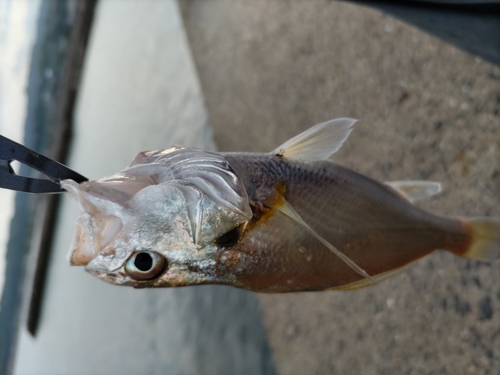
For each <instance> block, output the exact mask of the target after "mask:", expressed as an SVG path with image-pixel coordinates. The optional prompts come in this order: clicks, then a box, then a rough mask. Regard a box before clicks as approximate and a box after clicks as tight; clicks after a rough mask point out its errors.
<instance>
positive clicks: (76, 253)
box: [61, 180, 126, 266]
mask: <svg viewBox="0 0 500 375" xmlns="http://www.w3.org/2000/svg"><path fill="white" fill-rule="evenodd" d="M61 186H62V187H63V188H64V189H66V190H67V191H68V193H69V194H70V196H71V197H72V198H75V199H76V200H78V202H79V203H80V206H81V208H82V214H81V215H80V217H79V218H78V220H77V222H76V228H75V235H74V237H73V242H72V244H71V246H70V252H69V254H68V258H69V262H70V264H71V265H74V266H85V265H87V264H88V263H89V262H90V261H91V260H92V259H94V258H95V257H96V256H97V254H98V253H99V252H100V251H102V250H103V249H105V248H106V247H107V246H108V245H110V244H111V243H112V242H113V240H114V239H115V238H116V236H117V235H118V234H119V233H120V232H121V230H122V228H123V220H124V219H125V218H126V217H125V216H126V215H125V213H124V210H123V208H122V207H121V206H120V205H119V204H117V203H116V202H112V201H109V200H106V199H103V197H100V196H98V195H96V194H95V193H94V192H93V187H94V186H93V185H92V183H91V182H90V183H88V182H84V183H83V184H78V183H76V182H75V181H72V180H64V181H62V182H61Z"/></svg>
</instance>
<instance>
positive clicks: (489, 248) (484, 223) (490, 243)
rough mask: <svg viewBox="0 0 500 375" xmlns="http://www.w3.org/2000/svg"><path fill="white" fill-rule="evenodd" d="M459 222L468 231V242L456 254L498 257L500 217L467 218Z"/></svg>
mask: <svg viewBox="0 0 500 375" xmlns="http://www.w3.org/2000/svg"><path fill="white" fill-rule="evenodd" d="M460 222H461V223H462V225H463V226H464V229H465V230H466V231H467V232H468V233H469V236H470V237H469V238H470V242H469V244H468V246H467V247H466V248H465V249H462V251H460V252H456V254H457V255H460V256H462V257H464V258H469V259H499V258H500V218H489V217H478V218H467V219H460Z"/></svg>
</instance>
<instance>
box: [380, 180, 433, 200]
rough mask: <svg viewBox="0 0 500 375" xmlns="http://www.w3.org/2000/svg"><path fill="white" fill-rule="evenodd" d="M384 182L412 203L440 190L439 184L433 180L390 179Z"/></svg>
mask: <svg viewBox="0 0 500 375" xmlns="http://www.w3.org/2000/svg"><path fill="white" fill-rule="evenodd" d="M385 184H386V185H387V186H390V187H391V188H393V189H394V190H396V191H397V192H398V193H399V194H401V195H402V196H403V197H404V198H406V199H408V200H409V201H410V202H412V203H413V202H415V201H418V200H420V199H423V198H428V197H431V196H433V195H435V194H438V193H439V192H440V191H441V184H440V183H439V182H434V181H391V182H386V183H385Z"/></svg>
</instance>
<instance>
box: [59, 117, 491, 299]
mask: <svg viewBox="0 0 500 375" xmlns="http://www.w3.org/2000/svg"><path fill="white" fill-rule="evenodd" d="M353 124H354V120H351V119H339V120H332V121H329V122H326V123H322V124H319V125H317V126H315V127H313V128H311V129H309V130H308V131H306V132H304V133H302V134H300V135H298V136H297V137H295V138H292V139H291V140H290V141H288V142H286V143H284V144H283V145H282V146H280V147H278V148H277V149H276V150H274V151H273V152H271V153H268V154H247V153H210V152H205V151H201V150H195V149H189V148H185V147H182V146H177V147H174V148H171V149H167V150H164V151H151V152H144V153H141V154H139V155H138V156H137V157H136V159H135V160H134V162H133V163H132V164H131V165H130V166H129V167H128V168H126V169H125V170H123V171H122V172H120V173H118V174H116V175H113V176H111V177H107V178H103V179H98V180H94V181H89V182H84V183H82V184H77V183H75V182H73V181H63V182H62V186H63V187H64V188H65V189H66V190H68V191H69V193H70V194H71V195H72V196H73V197H75V198H76V199H78V200H79V202H80V205H81V206H82V208H83V211H84V212H83V214H82V216H81V217H80V219H79V222H78V224H77V233H76V236H75V241H74V244H73V246H72V249H71V252H70V261H71V263H72V264H74V265H83V266H85V267H86V270H87V271H89V272H90V273H92V274H94V275H95V276H97V277H99V278H101V279H103V280H105V281H107V282H110V283H113V284H117V285H129V286H134V287H175V286H189V285H199V284H225V285H232V286H235V287H239V288H245V289H249V290H253V291H259V292H296V291H312V290H326V289H354V288H358V287H363V286H367V285H371V284H373V283H374V282H375V281H376V280H381V279H383V278H385V277H388V276H389V275H391V274H393V273H394V272H397V271H398V270H401V269H402V267H404V266H406V265H407V264H410V263H411V262H413V261H415V260H417V259H419V258H421V257H423V256H425V255H427V254H429V253H431V252H433V251H435V250H438V249H441V250H448V251H450V252H452V253H454V254H456V255H459V256H464V257H469V258H481V259H483V258H498V257H500V245H499V243H500V229H499V228H500V221H499V220H498V219H495V218H484V219H468V220H466V219H458V218H446V217H440V216H436V215H433V214H431V213H428V212H426V211H424V210H422V209H420V208H418V207H416V206H415V205H413V204H412V203H411V200H412V199H417V198H421V197H425V196H428V195H431V194H433V193H436V192H437V191H438V190H439V185H438V184H436V183H429V182H422V181H417V182H398V183H389V184H382V183H379V182H377V181H374V180H372V179H370V178H368V177H365V176H363V175H360V174H358V173H356V172H354V171H352V170H349V169H347V168H344V167H342V166H340V165H337V164H335V163H333V162H331V161H329V160H327V158H328V157H329V156H330V155H331V154H332V153H334V152H335V151H337V150H338V149H339V148H340V147H341V145H342V143H343V142H344V141H345V139H347V137H348V135H349V133H350V131H351V129H352V125H353Z"/></svg>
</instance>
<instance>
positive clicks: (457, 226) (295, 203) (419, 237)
mask: <svg viewBox="0 0 500 375" xmlns="http://www.w3.org/2000/svg"><path fill="white" fill-rule="evenodd" d="M224 156H225V158H226V159H227V160H228V161H229V163H230V164H231V165H232V166H233V167H234V168H235V169H236V170H237V171H238V172H239V176H240V177H241V178H242V180H243V181H244V182H243V183H244V185H245V186H247V187H248V188H247V194H248V197H249V199H250V202H255V203H253V204H252V208H253V212H254V217H253V218H252V221H251V222H250V223H249V228H248V231H247V233H246V235H245V236H243V238H242V240H241V241H240V242H239V243H238V244H237V245H235V246H234V247H232V248H230V249H227V250H225V251H222V252H221V253H220V256H219V262H220V259H221V258H222V259H224V257H226V258H228V259H238V260H239V261H238V262H237V263H236V264H234V265H231V266H228V267H223V266H222V265H220V268H219V269H218V274H219V275H220V277H221V278H224V277H225V278H226V280H227V281H228V283H229V284H232V285H237V286H240V287H243V288H249V289H252V290H259V291H269V292H271V291H276V292H291V291H297V290H324V289H329V288H339V287H343V286H347V285H353V283H355V282H356V281H359V280H363V278H362V276H361V275H359V274H358V273H357V272H355V271H354V270H353V269H352V268H350V267H349V266H348V265H347V264H346V263H345V262H343V261H342V259H340V258H339V257H337V256H335V255H334V254H333V253H332V252H331V251H330V250H329V249H328V248H326V247H325V246H324V245H323V244H322V243H321V242H320V241H318V240H317V239H316V238H315V237H313V236H312V235H311V234H310V233H309V232H308V231H307V230H305V229H304V228H303V227H302V226H301V225H300V224H298V223H297V222H295V221H293V220H290V219H289V218H288V217H286V216H285V215H283V214H281V213H280V212H279V211H278V212H277V210H276V209H274V208H269V207H268V206H266V204H263V203H262V202H265V201H266V200H267V199H268V197H269V196H272V194H273V192H274V189H275V187H276V186H280V189H283V190H284V191H283V197H284V198H285V199H286V201H287V202H288V203H289V204H290V205H291V206H292V207H294V209H295V210H296V212H297V213H298V214H299V215H300V217H301V218H302V219H303V220H304V221H305V222H306V223H308V224H309V225H310V226H311V227H313V228H314V229H315V231H316V232H317V233H318V234H319V235H320V236H322V237H323V238H324V239H326V240H327V241H328V242H330V243H331V244H332V245H333V246H335V247H336V248H337V249H338V250H340V251H341V252H342V253H344V254H345V255H346V256H348V257H349V258H350V259H352V260H353V261H354V262H355V263H356V264H357V265H358V266H359V267H361V268H362V269H363V270H365V271H366V272H367V273H368V274H369V275H381V274H384V273H385V272H390V271H391V270H396V269H398V268H400V267H402V266H404V265H406V264H408V263H410V262H412V261H414V260H416V259H418V258H421V257H423V256H425V255H427V254H429V253H431V252H432V251H434V250H436V249H446V250H450V251H453V252H456V253H459V254H461V253H463V252H464V251H465V249H466V248H467V247H468V244H469V242H470V235H469V233H468V231H467V228H466V227H464V224H462V222H460V221H459V220H457V219H449V218H443V217H439V216H435V215H432V214H430V213H427V212H425V211H423V210H421V209H419V208H418V207H416V206H414V205H413V204H411V203H410V202H408V200H406V199H405V198H403V197H402V196H401V195H400V194H398V193H397V192H396V191H394V190H393V189H391V188H390V187H388V186H385V185H383V184H380V183H378V182H376V181H374V180H372V179H369V178H367V177H365V176H363V175H360V174H358V173H356V172H354V171H352V170H349V169H347V168H344V167H342V166H339V165H337V164H334V163H332V162H329V161H316V162H313V163H311V162H303V161H286V160H283V159H282V158H280V157H278V156H271V155H267V154H261V155H246V154H233V155H224ZM278 204H279V202H278Z"/></svg>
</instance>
